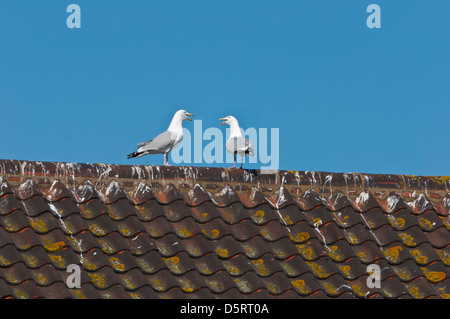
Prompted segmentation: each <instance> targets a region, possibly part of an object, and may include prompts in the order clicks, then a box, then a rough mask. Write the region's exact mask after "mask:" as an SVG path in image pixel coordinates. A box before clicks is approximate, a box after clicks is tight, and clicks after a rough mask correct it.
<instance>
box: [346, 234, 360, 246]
mask: <svg viewBox="0 0 450 319" xmlns="http://www.w3.org/2000/svg"><path fill="white" fill-rule="evenodd" d="M344 234H345V237H346V238H347V241H348V242H349V243H350V244H352V245H357V244H359V240H358V237H356V235H355V233H353V232H351V231H346V232H344Z"/></svg>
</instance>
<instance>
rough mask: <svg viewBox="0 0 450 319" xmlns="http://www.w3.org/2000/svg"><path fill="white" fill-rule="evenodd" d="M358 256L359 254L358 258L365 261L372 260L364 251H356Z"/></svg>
mask: <svg viewBox="0 0 450 319" xmlns="http://www.w3.org/2000/svg"><path fill="white" fill-rule="evenodd" d="M356 256H358V258H359V259H361V260H362V261H363V262H370V259H369V257H368V256H367V255H366V253H365V252H363V251H358V252H356Z"/></svg>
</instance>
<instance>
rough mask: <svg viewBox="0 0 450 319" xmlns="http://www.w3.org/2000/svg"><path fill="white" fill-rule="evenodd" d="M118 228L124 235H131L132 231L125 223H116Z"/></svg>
mask: <svg viewBox="0 0 450 319" xmlns="http://www.w3.org/2000/svg"><path fill="white" fill-rule="evenodd" d="M118 228H119V231H120V233H121V234H122V235H123V236H124V237H130V236H132V235H133V233H132V232H131V230H130V228H129V227H128V226H127V225H125V224H118Z"/></svg>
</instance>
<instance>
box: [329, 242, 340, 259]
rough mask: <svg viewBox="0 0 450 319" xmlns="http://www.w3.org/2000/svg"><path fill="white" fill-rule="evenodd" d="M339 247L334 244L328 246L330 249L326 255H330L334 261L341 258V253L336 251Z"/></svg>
mask: <svg viewBox="0 0 450 319" xmlns="http://www.w3.org/2000/svg"><path fill="white" fill-rule="evenodd" d="M338 249H339V247H338V246H336V245H334V246H331V247H330V250H328V251H327V253H328V256H330V257H331V258H332V259H333V260H335V261H341V260H343V257H342V255H341V254H339V253H338Z"/></svg>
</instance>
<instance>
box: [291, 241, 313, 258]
mask: <svg viewBox="0 0 450 319" xmlns="http://www.w3.org/2000/svg"><path fill="white" fill-rule="evenodd" d="M295 247H297V250H298V252H299V253H300V254H301V255H302V256H303V257H304V258H305V259H307V260H312V259H314V257H315V254H314V251H313V249H312V248H311V247H310V246H306V245H305V244H301V245H295Z"/></svg>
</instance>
